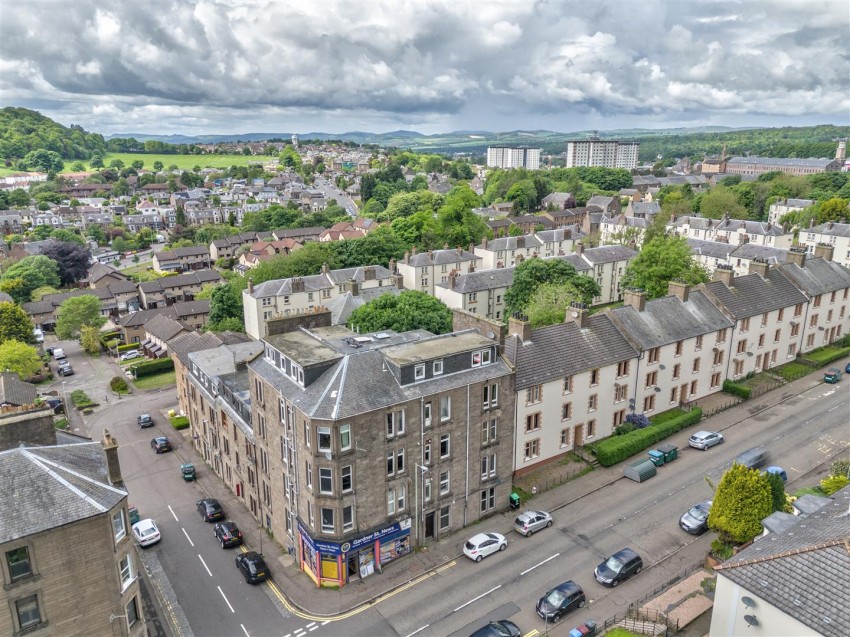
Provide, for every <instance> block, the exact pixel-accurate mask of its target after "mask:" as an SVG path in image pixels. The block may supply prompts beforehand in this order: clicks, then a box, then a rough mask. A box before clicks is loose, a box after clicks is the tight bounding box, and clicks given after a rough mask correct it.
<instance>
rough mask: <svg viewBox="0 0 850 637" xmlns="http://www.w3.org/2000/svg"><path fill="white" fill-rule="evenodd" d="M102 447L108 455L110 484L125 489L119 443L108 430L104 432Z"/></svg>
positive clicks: (107, 469)
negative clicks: (119, 460) (119, 456)
mask: <svg viewBox="0 0 850 637" xmlns="http://www.w3.org/2000/svg"><path fill="white" fill-rule="evenodd" d="M101 445H103V453H104V454H105V455H106V475H107V478H108V479H109V484H112V485H116V486H119V487H123V486H124V478H122V477H121V464H120V463H119V462H118V441H117V440H115V438H113V437H112V434H110V433H109V430H108V429H104V430H103V440H101Z"/></svg>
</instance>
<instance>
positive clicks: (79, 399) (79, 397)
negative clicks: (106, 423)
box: [71, 389, 97, 409]
mask: <svg viewBox="0 0 850 637" xmlns="http://www.w3.org/2000/svg"><path fill="white" fill-rule="evenodd" d="M71 402H72V403H74V407H76V408H77V409H86V408H88V407H96V406H97V403H96V402H94V401H93V400H92V399H91V398H89V397H88V394H86V392H84V391H83V390H82V389H75V390H74V391H72V392H71Z"/></svg>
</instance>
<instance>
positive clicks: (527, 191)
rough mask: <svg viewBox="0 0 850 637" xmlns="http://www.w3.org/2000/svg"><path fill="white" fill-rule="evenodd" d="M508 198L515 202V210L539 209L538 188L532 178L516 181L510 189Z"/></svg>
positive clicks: (521, 211)
mask: <svg viewBox="0 0 850 637" xmlns="http://www.w3.org/2000/svg"><path fill="white" fill-rule="evenodd" d="M506 199H507V200H508V201H513V202H514V212H515V213H523V212H531V211H532V210H536V209H537V188H536V187H535V185H534V181H532V180H531V179H523V180H522V181H518V182H516V183H515V184H514V185H513V186H511V188H510V190H508V192H507V195H506Z"/></svg>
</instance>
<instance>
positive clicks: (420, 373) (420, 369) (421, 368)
mask: <svg viewBox="0 0 850 637" xmlns="http://www.w3.org/2000/svg"><path fill="white" fill-rule="evenodd" d="M413 379H414V380H424V379H425V363H420V364H419V365H416V366H415V367H414V368H413Z"/></svg>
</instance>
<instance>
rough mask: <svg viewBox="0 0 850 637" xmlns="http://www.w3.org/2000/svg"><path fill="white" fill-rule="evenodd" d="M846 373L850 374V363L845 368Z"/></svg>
mask: <svg viewBox="0 0 850 637" xmlns="http://www.w3.org/2000/svg"><path fill="white" fill-rule="evenodd" d="M844 373H845V374H850V363H847V367H845V368H844Z"/></svg>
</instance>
